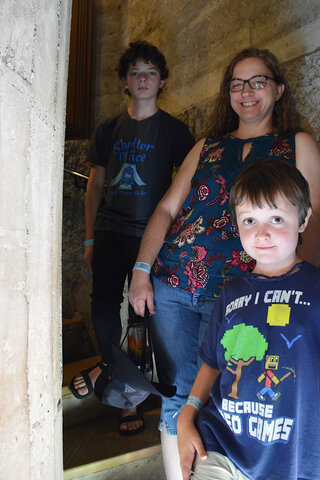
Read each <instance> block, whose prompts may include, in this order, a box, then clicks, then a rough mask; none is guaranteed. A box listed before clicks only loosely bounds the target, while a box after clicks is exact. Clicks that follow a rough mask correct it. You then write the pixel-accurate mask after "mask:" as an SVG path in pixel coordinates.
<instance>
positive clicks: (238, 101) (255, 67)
mask: <svg viewBox="0 0 320 480" xmlns="http://www.w3.org/2000/svg"><path fill="white" fill-rule="evenodd" d="M256 75H267V76H268V77H271V78H273V74H272V72H271V70H269V68H268V67H267V66H266V64H265V63H264V61H263V60H261V59H260V58H256V57H249V58H246V59H244V60H241V61H240V62H238V63H237V64H236V66H235V67H234V69H233V74H232V79H235V78H236V79H241V80H249V79H250V78H252V77H254V76H256ZM283 90H284V85H278V84H277V83H276V82H275V81H274V80H270V79H268V80H267V84H266V86H265V87H264V88H260V89H257V90H255V89H252V88H251V87H250V85H249V84H248V83H245V84H244V89H243V90H242V91H241V92H230V102H231V106H232V108H233V110H234V111H235V112H236V114H237V115H238V116H239V122H240V123H241V122H242V123H251V124H257V125H258V124H260V123H261V122H264V123H265V124H266V125H270V126H271V125H272V115H273V109H274V104H275V102H276V101H277V100H279V98H280V97H281V95H282V93H283Z"/></svg>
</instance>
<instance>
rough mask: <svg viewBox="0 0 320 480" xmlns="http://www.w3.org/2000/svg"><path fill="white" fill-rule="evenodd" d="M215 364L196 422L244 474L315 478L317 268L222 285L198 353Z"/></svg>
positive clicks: (319, 456)
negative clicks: (213, 377)
mask: <svg viewBox="0 0 320 480" xmlns="http://www.w3.org/2000/svg"><path fill="white" fill-rule="evenodd" d="M200 357H201V359H202V360H203V361H204V362H205V363H206V364H208V365H210V366H211V367H213V368H217V369H219V370H220V372H221V374H220V375H219V377H218V378H217V380H216V382H215V384H214V386H213V389H212V392H211V399H210V401H209V403H208V405H207V406H205V407H204V408H202V409H201V410H200V413H199V416H198V428H199V431H200V433H201V436H202V438H203V441H204V444H205V448H206V449H207V450H208V451H216V452H219V453H221V454H223V455H226V456H227V457H228V458H230V460H231V461H232V462H233V463H234V464H235V465H236V466H237V468H238V469H239V470H240V471H241V472H242V473H243V474H244V475H246V476H247V477H248V478H250V479H252V480H297V479H299V480H319V479H320V270H319V269H318V268H316V267H314V266H312V265H310V264H308V263H307V262H303V263H302V264H301V267H300V269H299V270H298V271H297V272H295V273H293V274H290V275H286V276H282V277H274V278H260V277H257V276H255V275H254V274H246V275H244V276H243V277H238V278H235V279H233V280H231V281H230V282H229V283H228V284H227V285H226V287H225V288H224V289H223V290H222V293H221V296H220V298H219V300H218V304H217V307H216V308H215V310H214V312H213V315H212V317H211V320H210V323H209V326H208V330H207V334H206V337H205V339H204V342H203V344H202V347H201V351H200Z"/></svg>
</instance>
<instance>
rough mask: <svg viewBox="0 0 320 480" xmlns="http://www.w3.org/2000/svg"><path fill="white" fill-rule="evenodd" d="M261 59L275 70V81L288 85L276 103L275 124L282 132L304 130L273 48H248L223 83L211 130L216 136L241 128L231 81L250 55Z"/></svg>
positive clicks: (239, 56) (234, 62)
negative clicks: (234, 72) (233, 101)
mask: <svg viewBox="0 0 320 480" xmlns="http://www.w3.org/2000/svg"><path fill="white" fill-rule="evenodd" d="M252 57H254V58H260V59H261V60H262V61H263V62H264V63H265V65H266V66H267V67H268V68H269V70H270V71H271V72H272V74H273V77H274V80H275V81H276V82H277V83H278V84H283V85H284V87H285V88H284V92H283V94H282V96H281V98H280V99H279V100H278V101H277V102H276V104H275V106H274V111H273V121H272V124H273V126H274V127H275V128H276V129H277V130H278V131H279V133H282V134H287V133H295V132H298V131H301V125H300V116H299V114H298V112H297V111H296V109H295V107H294V106H293V100H292V95H291V91H290V87H289V84H288V82H287V80H286V77H285V75H284V73H283V70H282V68H281V67H280V64H279V62H278V60H277V58H276V57H275V56H274V55H273V54H272V53H271V52H269V50H260V49H258V48H248V49H245V50H242V51H241V52H240V53H238V54H237V55H236V56H235V57H234V58H233V60H231V62H230V63H229V65H228V66H227V69H226V71H225V74H224V77H223V79H222V82H221V86H220V92H219V93H218V96H217V98H216V101H215V104H214V111H213V115H212V120H211V126H210V127H209V128H210V131H209V133H210V134H211V135H214V136H220V135H224V134H226V133H229V132H232V131H234V130H236V129H237V128H238V125H239V117H238V115H237V114H236V113H235V112H234V110H233V109H232V107H231V103H230V93H229V83H230V81H231V79H232V74H233V70H234V67H235V66H236V65H237V63H239V62H240V61H241V60H244V59H246V58H252Z"/></svg>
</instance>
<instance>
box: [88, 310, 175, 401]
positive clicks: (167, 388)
mask: <svg viewBox="0 0 320 480" xmlns="http://www.w3.org/2000/svg"><path fill="white" fill-rule="evenodd" d="M148 320H149V312H148V310H147V308H146V311H145V315H144V321H143V324H141V325H140V326H141V327H142V339H141V340H142V345H141V347H142V348H141V356H140V355H138V362H137V359H135V362H136V363H138V364H136V363H135V362H134V361H132V360H131V359H130V358H129V357H128V356H127V355H126V354H125V353H124V352H123V351H122V350H121V346H122V345H123V342H124V340H125V339H126V338H127V337H128V336H129V332H130V329H131V328H132V325H128V328H127V332H126V335H125V337H124V339H123V341H122V344H121V346H120V348H119V347H117V346H116V345H112V353H113V364H112V365H111V364H110V365H109V364H108V365H103V364H102V365H100V366H101V368H102V372H101V374H100V375H99V377H98V378H97V380H96V383H95V386H94V393H95V395H96V396H97V397H98V398H99V400H100V401H101V402H102V403H104V404H106V405H110V406H113V407H118V408H132V407H136V406H137V405H139V404H140V403H141V402H143V401H144V400H145V399H146V398H147V397H148V396H149V395H150V393H152V394H154V395H160V396H161V397H163V396H164V397H168V398H169V397H172V396H173V395H174V394H175V393H176V387H175V386H173V385H166V384H163V383H161V382H160V383H155V382H153V381H152V380H153V368H152V342H151V341H150V340H151V339H150V335H149V328H148ZM147 338H148V339H149V342H147ZM139 357H140V358H141V360H140V359H139ZM148 365H150V367H151V368H148ZM150 369H151V370H152V372H151V380H149V379H148V378H147V376H148V377H149V376H150Z"/></svg>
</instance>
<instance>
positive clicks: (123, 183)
mask: <svg viewBox="0 0 320 480" xmlns="http://www.w3.org/2000/svg"><path fill="white" fill-rule="evenodd" d="M118 73H119V78H120V80H121V82H122V84H123V86H124V87H125V93H127V94H128V95H129V97H130V100H129V105H128V109H127V110H125V111H124V112H123V113H121V114H120V115H118V116H117V117H116V118H113V119H111V120H108V121H105V122H103V123H102V124H101V125H100V126H99V127H98V129H97V131H96V134H95V137H94V139H93V142H92V145H91V148H90V151H89V154H88V161H89V162H90V163H91V164H92V166H91V170H90V176H89V180H88V185H87V191H86V198H85V212H86V241H85V253H84V261H85V262H86V264H87V266H88V268H89V269H90V270H92V272H93V277H92V309H91V311H92V321H93V326H94V329H95V333H96V337H97V341H98V343H99V348H100V352H101V356H102V361H103V362H104V363H111V362H112V354H111V348H110V342H113V343H115V344H119V342H120V337H121V321H120V305H121V302H122V300H123V296H122V295H123V287H124V283H125V279H126V276H127V274H129V275H130V273H131V271H132V268H133V266H134V263H135V260H136V257H137V254H138V251H139V246H140V241H141V237H142V234H143V231H144V228H145V226H146V224H147V222H148V220H149V218H150V216H151V215H152V213H153V210H154V209H155V207H156V205H157V204H158V202H159V200H160V199H161V197H162V196H163V194H164V193H165V192H166V190H167V189H168V187H169V185H170V183H171V178H172V172H173V168H174V167H175V166H176V167H178V166H179V165H180V164H181V163H182V161H183V160H184V158H185V156H186V155H187V153H188V151H189V150H190V148H191V147H192V146H193V144H194V139H193V137H192V135H191V134H190V132H189V130H188V128H187V127H186V125H184V124H183V123H182V122H180V121H179V120H177V119H176V118H174V117H172V116H171V115H169V114H168V113H167V112H164V111H163V110H161V109H159V107H158V103H157V97H158V95H159V93H160V92H161V90H162V88H163V87H164V85H165V84H166V82H167V79H168V69H167V66H166V60H165V58H164V56H163V55H162V53H161V52H159V51H158V49H157V48H156V47H155V46H153V45H150V44H149V43H147V42H135V43H130V46H129V48H128V49H127V50H126V51H125V52H124V54H123V55H122V57H121V58H120V62H119V66H118ZM105 185H106V189H105V191H104V187H105ZM100 373H101V368H100V366H99V365H95V366H93V367H92V368H90V369H88V370H86V371H83V372H80V374H78V375H77V376H76V377H74V378H73V379H72V381H71V384H70V388H71V390H72V392H73V393H74V395H75V396H76V397H77V398H80V399H82V398H85V397H86V396H88V395H90V394H91V393H92V389H93V387H94V384H95V381H96V379H97V377H98V376H99V375H100ZM143 427H144V421H143V418H142V415H141V414H139V412H138V413H137V412H136V410H135V409H134V410H133V411H125V412H123V418H122V420H121V422H120V426H119V430H120V433H121V434H123V435H128V434H130V435H132V434H135V433H139V432H141V431H142V429H143Z"/></svg>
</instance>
